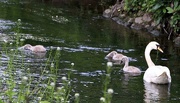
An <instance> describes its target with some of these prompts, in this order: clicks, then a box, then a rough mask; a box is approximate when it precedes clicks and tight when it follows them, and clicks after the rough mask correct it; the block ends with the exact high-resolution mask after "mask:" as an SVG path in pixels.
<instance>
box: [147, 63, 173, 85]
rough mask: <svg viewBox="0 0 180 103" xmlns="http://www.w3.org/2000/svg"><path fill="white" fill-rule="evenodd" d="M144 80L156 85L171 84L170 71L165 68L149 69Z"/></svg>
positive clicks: (154, 67)
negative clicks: (161, 83)
mask: <svg viewBox="0 0 180 103" xmlns="http://www.w3.org/2000/svg"><path fill="white" fill-rule="evenodd" d="M163 74H165V75H163ZM143 79H144V80H145V81H146V82H154V83H158V82H159V83H160V82H161V81H162V82H163V79H164V81H168V82H171V76H170V71H169V69H168V68H167V67H165V66H151V67H149V68H148V69H147V70H146V72H145V74H144V77H143Z"/></svg>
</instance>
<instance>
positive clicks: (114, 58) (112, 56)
mask: <svg viewBox="0 0 180 103" xmlns="http://www.w3.org/2000/svg"><path fill="white" fill-rule="evenodd" d="M123 56H124V55H123V54H120V53H117V52H116V51H112V52H110V53H109V54H107V55H106V57H105V59H108V61H110V62H113V64H116V65H120V64H124V62H123V61H122V57H123Z"/></svg>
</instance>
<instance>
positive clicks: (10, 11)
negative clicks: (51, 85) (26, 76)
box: [0, 0, 180, 103]
mask: <svg viewBox="0 0 180 103" xmlns="http://www.w3.org/2000/svg"><path fill="white" fill-rule="evenodd" d="M0 12H1V15H0V23H1V24H0V27H1V32H2V33H3V34H4V35H3V36H2V37H1V39H0V43H1V44H2V42H3V40H4V39H6V40H7V41H13V39H12V38H11V37H12V36H13V33H14V31H15V29H14V27H15V26H14V25H15V22H16V21H17V20H18V19H21V21H22V27H21V31H20V32H21V33H22V38H25V42H24V43H25V44H26V43H29V44H32V45H37V44H41V45H44V46H45V47H46V48H47V49H48V50H49V48H50V47H54V48H56V47H61V48H62V50H61V59H60V62H59V65H60V68H59V70H62V71H63V72H61V73H62V74H59V75H60V77H61V76H63V75H67V72H66V71H67V70H68V69H69V68H70V66H69V65H70V64H71V63H72V62H73V63H75V66H74V69H75V71H73V74H72V81H73V83H72V87H73V91H72V94H73V93H76V92H78V93H80V102H81V103H98V102H99V98H100V97H102V84H103V76H104V75H105V70H106V62H107V61H106V60H105V59H104V57H105V56H106V55H107V54H108V53H109V52H110V51H112V50H116V51H118V52H120V53H123V54H124V55H127V56H129V57H130V58H131V61H130V65H133V66H136V67H139V68H140V69H141V70H142V71H145V70H146V68H147V64H146V62H145V59H144V49H145V47H146V45H147V44H148V43H149V42H150V41H152V40H156V41H158V42H159V43H160V44H162V47H163V49H164V50H165V53H164V54H160V53H159V55H158V57H157V53H156V52H155V51H153V52H152V54H151V57H152V58H153V61H154V62H155V64H161V65H166V66H167V67H169V68H170V71H171V76H172V83H171V86H170V87H169V88H168V87H167V86H166V85H163V86H157V85H145V86H144V82H143V73H142V74H141V75H139V76H129V75H127V74H124V73H123V72H122V71H121V69H122V67H123V66H116V67H113V71H112V80H111V83H110V85H109V88H113V90H114V92H115V93H114V94H113V99H112V103H141V102H145V103H151V102H152V103H154V102H155V103H166V102H170V103H171V102H172V103H176V102H178V101H179V99H180V90H179V88H180V86H179V78H180V62H179V57H177V56H176V55H175V52H174V51H173V49H172V45H171V42H169V41H165V40H164V39H161V38H155V37H152V36H150V35H149V34H147V33H145V32H140V31H139V32H138V31H132V30H131V29H129V28H125V27H122V26H120V25H118V24H116V23H115V22H113V21H111V20H108V19H104V18H102V17H101V14H96V13H92V12H91V11H89V10H85V11H82V10H81V9H80V8H77V7H69V8H68V7H66V6H63V7H62V6H54V5H52V4H51V3H41V2H39V3H38V2H33V1H32V2H29V1H18V2H17V1H16V0H11V1H8V0H6V1H3V2H0ZM52 16H53V17H52ZM56 16H58V18H56ZM27 59H28V58H27ZM30 65H31V66H30V69H36V70H37V71H38V68H34V66H33V65H38V63H33V62H30ZM31 67H32V68H31ZM36 70H34V72H35V73H36ZM24 72H25V71H24Z"/></svg>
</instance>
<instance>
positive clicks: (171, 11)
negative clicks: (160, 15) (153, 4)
mask: <svg viewBox="0 0 180 103" xmlns="http://www.w3.org/2000/svg"><path fill="white" fill-rule="evenodd" d="M166 9H167V10H168V12H167V13H169V14H170V13H173V12H174V10H173V9H172V8H171V7H166Z"/></svg>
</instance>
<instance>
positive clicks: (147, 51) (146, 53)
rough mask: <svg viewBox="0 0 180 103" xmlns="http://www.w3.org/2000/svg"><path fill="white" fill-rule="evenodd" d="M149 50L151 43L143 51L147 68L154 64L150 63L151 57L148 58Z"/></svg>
mask: <svg viewBox="0 0 180 103" xmlns="http://www.w3.org/2000/svg"><path fill="white" fill-rule="evenodd" d="M151 50H152V48H151V43H149V44H148V45H147V46H146V49H145V59H146V62H147V65H148V67H151V66H155V64H154V63H153V62H152V60H151V57H150V53H151Z"/></svg>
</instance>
